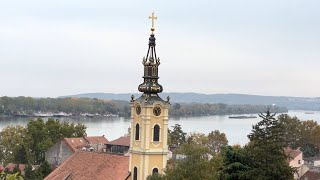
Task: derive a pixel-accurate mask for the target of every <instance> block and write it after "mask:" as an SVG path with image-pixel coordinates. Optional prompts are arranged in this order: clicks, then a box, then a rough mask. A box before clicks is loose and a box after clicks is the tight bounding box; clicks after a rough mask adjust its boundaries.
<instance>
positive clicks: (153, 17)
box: [149, 12, 157, 33]
mask: <svg viewBox="0 0 320 180" xmlns="http://www.w3.org/2000/svg"><path fill="white" fill-rule="evenodd" d="M149 19H151V22H152V27H151V31H152V33H153V31H154V20H155V19H157V17H155V16H154V12H152V16H149Z"/></svg>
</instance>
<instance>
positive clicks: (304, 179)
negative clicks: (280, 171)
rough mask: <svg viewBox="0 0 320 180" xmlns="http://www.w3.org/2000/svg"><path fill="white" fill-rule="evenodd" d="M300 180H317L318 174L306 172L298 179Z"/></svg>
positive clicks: (319, 177)
mask: <svg viewBox="0 0 320 180" xmlns="http://www.w3.org/2000/svg"><path fill="white" fill-rule="evenodd" d="M300 179H301V180H319V179H320V174H319V172H316V171H310V170H309V171H307V172H306V173H305V174H304V175H303V176H301V178H300Z"/></svg>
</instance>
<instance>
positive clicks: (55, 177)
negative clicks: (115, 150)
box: [45, 151, 129, 180]
mask: <svg viewBox="0 0 320 180" xmlns="http://www.w3.org/2000/svg"><path fill="white" fill-rule="evenodd" d="M128 169H129V157H126V156H120V155H112V154H106V153H94V152H86V151H78V152H76V153H74V154H73V155H72V156H71V157H70V158H69V159H68V160H67V161H65V162H64V163H63V164H62V165H60V166H59V167H58V168H57V169H55V170H54V171H53V172H51V173H50V174H49V175H48V176H47V177H46V178H45V180H61V179H65V178H66V177H69V178H71V179H77V180H87V179H103V180H109V179H110V180H118V179H119V180H120V179H121V180H123V179H125V178H126V177H127V176H128Z"/></svg>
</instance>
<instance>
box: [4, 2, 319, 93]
mask: <svg viewBox="0 0 320 180" xmlns="http://www.w3.org/2000/svg"><path fill="white" fill-rule="evenodd" d="M319 8H320V1H318V0H314V1H312V0H281V1H279V0H259V1H257V0H242V1H240V0H219V1H216V0H193V1H191V0H190V1H189V0H188V1H186V0H174V1H170V0H136V1H133V0H112V1H110V0H101V1H99V0H86V1H85V0H51V1H44V0H38V1H36V0H28V1H15V0H10V1H3V2H1V6H0V96H3V95H7V96H35V97H57V96H61V95H69V94H79V93H89V92H112V93H135V92H138V91H137V87H138V85H139V84H140V83H141V82H142V75H143V66H142V63H141V61H142V58H143V56H145V55H146V52H147V43H148V38H149V34H150V26H151V22H150V20H148V18H147V17H148V16H149V15H150V14H151V13H152V11H155V15H156V16H158V20H156V23H155V27H156V31H155V34H156V38H157V47H156V48H157V55H158V56H159V57H160V60H161V65H160V67H159V68H160V69H159V76H160V79H159V82H160V84H161V85H163V87H164V91H165V92H197V93H206V94H213V93H242V94H258V95H277V96H280V95H281V96H320V11H319Z"/></svg>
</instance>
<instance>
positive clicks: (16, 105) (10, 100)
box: [0, 96, 288, 117]
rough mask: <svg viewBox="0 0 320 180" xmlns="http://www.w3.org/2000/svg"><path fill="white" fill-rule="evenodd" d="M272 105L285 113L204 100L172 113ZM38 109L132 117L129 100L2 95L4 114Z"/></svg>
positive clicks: (223, 112)
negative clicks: (205, 101) (204, 101)
mask: <svg viewBox="0 0 320 180" xmlns="http://www.w3.org/2000/svg"><path fill="white" fill-rule="evenodd" d="M267 108H270V109H271V110H272V111H273V112H277V113H283V112H287V111H288V110H287V109H286V108H284V107H278V106H266V105H228V104H223V103H218V104H209V103H206V104H202V103H173V104H172V106H171V108H170V116H207V115H228V114H254V113H259V112H263V111H264V110H265V109H267ZM38 112H44V113H45V112H51V113H58V112H65V113H72V115H75V116H76V115H80V114H82V113H90V114H100V115H105V114H115V115H119V116H121V117H130V115H131V109H130V106H129V102H127V101H121V100H103V99H97V98H93V99H90V98H71V97H69V98H32V97H24V96H20V97H7V96H3V97H0V115H7V116H14V115H19V114H22V113H23V114H25V115H29V116H32V115H33V113H38Z"/></svg>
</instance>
